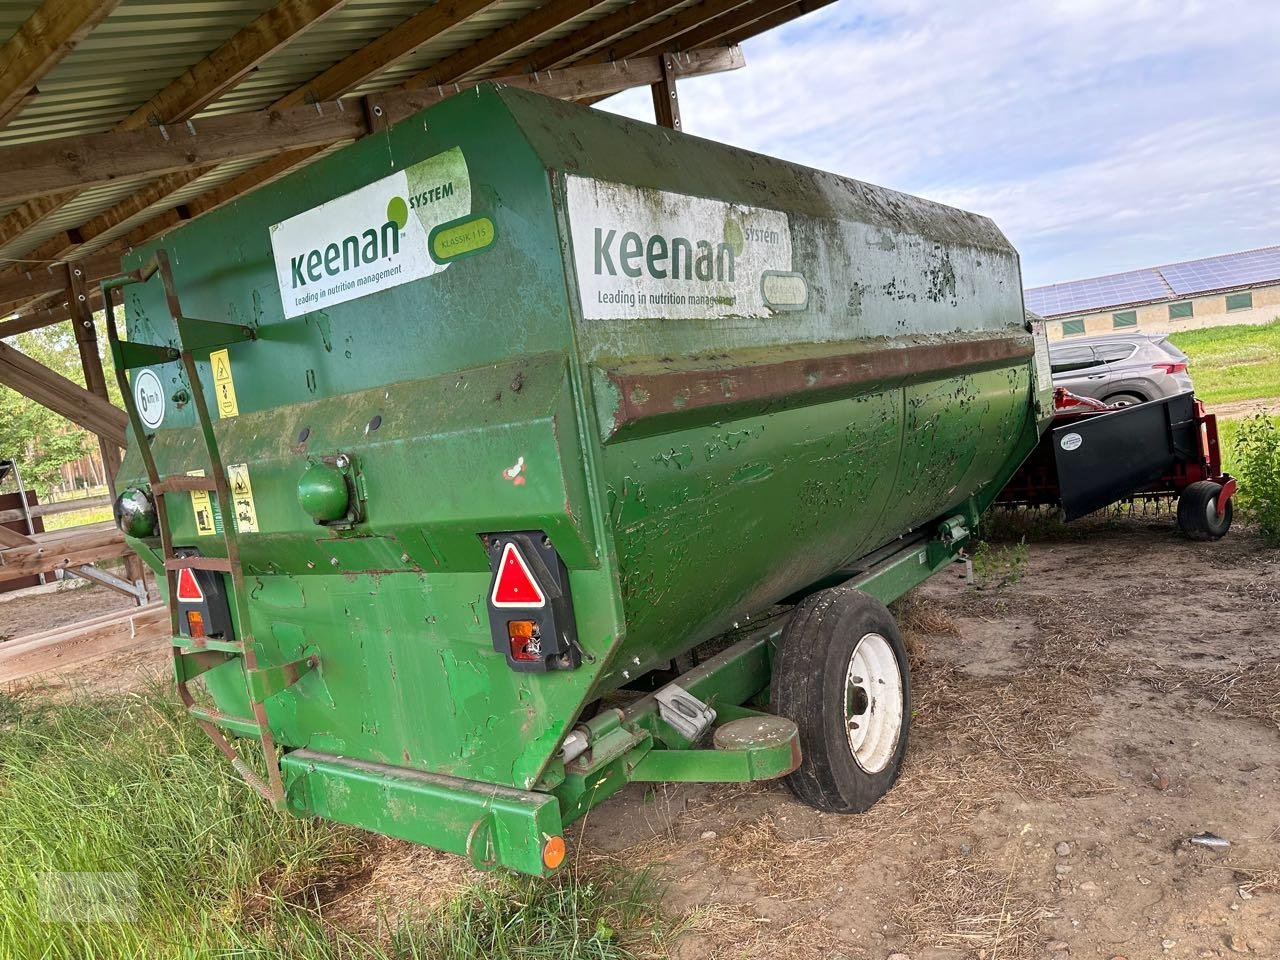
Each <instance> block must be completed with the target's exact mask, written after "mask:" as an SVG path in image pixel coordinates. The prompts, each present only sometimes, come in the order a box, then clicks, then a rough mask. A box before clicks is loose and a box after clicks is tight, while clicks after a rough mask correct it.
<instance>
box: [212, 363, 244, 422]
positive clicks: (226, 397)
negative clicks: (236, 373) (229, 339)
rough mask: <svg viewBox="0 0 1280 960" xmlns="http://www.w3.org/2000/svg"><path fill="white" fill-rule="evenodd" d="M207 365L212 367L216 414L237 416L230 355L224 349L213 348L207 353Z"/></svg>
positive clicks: (238, 412)
mask: <svg viewBox="0 0 1280 960" xmlns="http://www.w3.org/2000/svg"><path fill="white" fill-rule="evenodd" d="M209 366H211V367H212V368H213V393H214V396H216V397H217V398H218V416H220V417H235V416H239V415H240V408H239V407H238V406H237V405H236V383H235V381H234V380H233V379H232V378H231V355H230V354H228V353H227V351H226V350H225V349H223V350H215V351H213V353H211V354H209Z"/></svg>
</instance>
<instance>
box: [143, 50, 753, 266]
mask: <svg viewBox="0 0 1280 960" xmlns="http://www.w3.org/2000/svg"><path fill="white" fill-rule="evenodd" d="M698 53H699V54H702V55H703V56H697V55H691V56H688V57H684V58H682V61H681V63H680V64H679V65H678V71H679V74H680V75H681V76H698V75H701V74H705V73H720V72H722V71H725V70H736V69H738V68H739V67H741V66H742V65H743V63H744V60H743V58H742V53H741V51H739V50H738V49H737V48H736V47H734V48H713V49H708V50H705V51H698ZM597 67H603V69H595V68H597ZM660 77H661V66H660V64H659V62H658V57H656V56H655V57H642V58H636V59H633V60H627V61H618V62H616V63H610V64H589V65H584V66H581V67H578V66H574V67H570V68H567V69H565V70H557V71H555V72H554V73H541V74H522V75H519V76H511V77H496V78H493V79H495V80H497V81H499V82H501V83H505V84H507V85H509V86H519V87H523V88H524V89H527V90H534V91H536V92H538V93H542V94H544V95H546V96H549V97H559V98H562V99H567V100H578V99H582V98H585V97H593V96H594V97H606V96H611V95H612V94H614V93H618V92H620V91H622V90H627V89H630V88H631V87H637V86H646V85H648V84H651V83H655V82H657V80H658V79H659V78H660ZM480 82H482V81H479V80H473V81H467V82H466V83H459V84H453V83H450V84H449V85H448V86H447V88H444V89H440V90H437V89H436V88H435V87H425V88H418V89H415V90H410V91H401V92H399V93H395V92H393V93H386V94H379V95H378V96H377V99H378V102H379V104H381V105H382V106H383V108H384V110H386V113H387V120H388V122H391V123H394V122H395V121H397V120H402V119H404V118H405V117H407V116H410V115H411V114H413V113H416V112H417V111H418V110H421V109H424V108H425V107H428V106H430V105H432V104H433V103H438V102H440V101H441V100H444V99H446V98H448V97H450V96H452V95H453V94H454V92H455V90H456V89H466V88H467V87H472V86H475V85H476V84H477V83H480ZM329 149H331V148H329ZM317 154H318V151H315V150H300V151H290V152H288V153H282V154H280V155H279V156H277V157H275V158H274V159H272V160H269V161H267V162H266V163H264V164H260V165H259V166H256V167H254V168H252V169H251V170H247V171H245V172H244V173H242V174H241V175H240V176H238V177H236V178H235V179H233V180H231V181H229V182H228V183H225V184H223V185H222V186H220V187H216V188H214V189H213V190H211V191H209V192H208V193H205V194H202V195H201V196H199V197H197V198H196V199H194V200H192V201H191V202H189V203H187V204H186V208H187V211H188V212H189V213H190V215H191V216H192V217H197V216H200V215H202V214H204V213H208V212H209V211H210V210H214V209H216V208H218V207H220V206H222V205H223V204H225V203H229V202H230V201H232V200H234V199H235V198H236V197H239V196H241V195H243V194H244V193H247V192H249V191H250V190H255V189H257V188H258V187H260V186H262V185H263V184H266V183H270V182H271V181H272V180H276V179H278V178H280V177H282V176H284V175H285V174H286V173H288V172H289V171H290V170H292V169H294V168H295V167H296V166H298V165H299V164H300V163H305V162H307V161H308V160H310V159H313V158H314V157H315V156H317ZM304 155H305V156H304ZM166 217H169V219H168V220H166V219H165V218H166ZM173 226H176V222H175V221H174V220H173V219H172V215H165V216H162V217H160V218H157V219H156V220H154V221H148V223H147V224H145V225H144V226H143V227H142V228H140V229H139V230H136V231H133V232H131V233H129V234H128V236H127V237H126V238H125V239H126V240H127V241H128V242H129V243H130V244H133V245H135V246H136V245H138V244H141V243H144V242H146V241H147V240H149V239H150V238H151V237H152V236H155V235H156V234H157V233H160V232H163V230H168V229H171V228H172V227H173Z"/></svg>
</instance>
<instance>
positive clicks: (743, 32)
mask: <svg viewBox="0 0 1280 960" xmlns="http://www.w3.org/2000/svg"><path fill="white" fill-rule="evenodd" d="M833 3H835V0H801V2H800V3H792V4H791V5H790V6H789V7H785V8H783V9H781V10H779V11H777V12H776V13H772V14H769V15H767V16H764V17H761V18H760V19H759V20H755V21H753V22H752V23H751V24H749V25H748V26H745V27H743V28H742V29H740V30H735V31H734V32H733V33H727V34H724V35H722V36H720V37H719V38H717V39H716V40H713V41H710V42H709V43H708V44H706V45H707V46H710V45H712V44H714V45H716V46H719V45H720V44H728V43H742V42H743V41H744V40H750V39H751V38H752V37H757V36H759V35H760V34H762V33H767V32H769V31H770V30H773V29H774V28H775V27H780V26H782V25H783V24H784V23H790V22H791V21H792V20H797V19H799V18H800V17H803V16H804V15H805V14H807V13H813V12H814V11H815V10H821V9H822V8H823V7H826V6H830V5H831V4H833Z"/></svg>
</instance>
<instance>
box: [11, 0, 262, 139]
mask: <svg viewBox="0 0 1280 960" xmlns="http://www.w3.org/2000/svg"><path fill="white" fill-rule="evenodd" d="M272 2H273V0H188V2H177V3H175V2H173V0H164V2H162V0H122V2H121V4H120V6H118V7H116V9H115V10H114V11H113V12H112V13H111V15H110V16H108V17H107V18H106V19H105V20H104V21H103V22H102V23H100V24H99V25H98V27H97V29H95V30H93V31H92V32H91V33H90V34H89V36H87V37H86V38H85V39H84V40H82V41H81V42H80V43H79V45H77V46H76V48H75V49H74V50H72V51H71V52H70V53H69V54H67V56H66V57H64V58H63V59H62V61H61V62H60V63H59V64H57V66H55V67H54V68H53V69H52V70H50V71H49V72H48V73H47V74H46V75H45V76H44V78H43V79H42V80H41V81H40V82H39V84H38V88H39V90H40V95H39V96H38V97H36V98H35V101H34V102H33V103H31V104H30V105H29V106H27V107H26V109H24V110H23V111H22V113H20V114H19V115H18V116H17V117H16V118H15V119H14V120H13V121H12V122H11V123H10V124H9V125H8V126H7V127H5V128H4V129H3V130H0V144H7V143H22V142H26V141H31V140H47V139H49V138H51V137H64V136H69V135H71V134H74V133H95V132H99V131H103V130H110V129H111V128H112V127H113V126H115V125H116V124H117V123H119V122H120V121H121V120H123V119H124V118H125V117H127V116H128V115H129V114H130V113H132V112H133V111H134V110H135V109H137V108H138V107H139V106H141V105H142V104H144V103H146V102H147V99H148V98H149V97H150V96H151V95H152V94H154V93H155V92H156V91H158V90H159V89H160V88H162V87H163V86H164V85H165V84H167V83H169V82H170V81H171V80H173V79H175V78H177V77H179V76H181V75H182V73H183V71H185V70H187V69H188V68H189V67H190V66H191V65H192V64H194V63H197V62H198V61H199V60H200V59H201V58H203V57H204V56H206V55H207V54H208V53H209V52H210V51H211V50H213V49H215V48H216V47H217V46H218V45H219V44H221V43H223V42H224V41H225V40H226V39H227V38H228V37H230V36H232V35H233V34H234V33H235V32H236V31H237V30H239V29H240V28H241V27H243V26H244V25H245V24H247V23H249V22H250V21H251V20H253V18H254V17H256V16H258V15H259V14H260V13H262V11H263V10H265V9H267V8H268V7H270V6H271V5H272ZM10 6H18V5H17V4H10ZM21 6H22V7H23V8H25V9H26V13H27V14H30V12H31V11H32V10H33V9H35V7H37V6H39V4H38V3H24V4H21ZM24 19H25V17H23V18H20V19H19V21H18V24H15V25H14V26H12V27H10V29H9V31H8V32H9V34H11V33H12V32H13V31H14V30H16V29H17V26H18V25H20V24H21V22H22V20H24ZM7 20H8V18H6V22H7ZM6 36H7V34H6Z"/></svg>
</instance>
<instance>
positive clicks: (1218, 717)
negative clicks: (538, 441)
mask: <svg viewBox="0 0 1280 960" xmlns="http://www.w3.org/2000/svg"><path fill="white" fill-rule="evenodd" d="M1065 529H1066V532H1067V534H1068V535H1069V538H1066V539H1057V540H1052V539H1051V540H1049V541H1047V542H1032V543H1031V544H1030V546H1029V548H1028V549H1027V551H1026V552H1025V558H1026V559H1025V563H1022V562H1015V563H1013V564H1012V565H1010V566H1008V567H1006V568H1004V570H1003V574H1004V576H999V575H998V574H999V573H1000V572H1001V571H1000V570H998V569H997V570H996V572H995V573H994V574H991V575H989V576H988V578H987V582H986V584H985V585H984V586H982V587H981V588H979V587H977V586H974V585H970V584H969V583H967V582H966V579H965V574H964V569H963V567H962V566H959V565H957V566H956V567H954V568H952V569H951V570H949V571H946V572H944V573H943V574H941V575H939V576H938V577H935V578H934V580H933V581H931V582H930V583H929V584H927V585H926V586H925V587H923V588H922V589H920V590H919V591H917V592H916V593H915V594H914V595H912V596H911V597H910V598H908V599H907V601H905V602H904V604H903V607H902V609H901V611H900V619H901V621H902V623H903V625H904V628H905V632H906V634H907V638H908V642H909V646H910V649H911V651H912V658H913V690H914V696H915V716H914V721H913V724H914V725H913V730H912V734H911V745H910V749H909V751H908V755H907V763H906V767H905V770H904V773H903V776H902V779H901V781H900V783H899V784H898V786H897V787H896V788H895V789H894V790H893V791H892V792H891V793H890V794H889V796H888V797H886V798H885V799H884V800H882V801H881V802H880V803H879V804H878V805H877V806H876V807H875V808H874V809H873V810H872V811H871V812H870V813H869V814H867V815H864V816H860V817H839V816H833V815H826V814H819V813H816V812H815V811H813V810H811V809H809V808H807V807H805V806H802V805H800V804H799V803H797V802H795V801H794V800H792V799H791V797H790V794H789V793H788V792H787V790H786V788H785V787H784V786H782V785H781V784H761V785H754V786H749V787H741V786H732V785H698V786H670V785H665V786H659V787H657V788H650V789H643V788H641V787H638V786H637V787H633V788H630V789H628V790H627V791H625V792H624V793H623V794H622V795H620V796H619V797H616V798H614V799H613V800H611V801H610V802H609V803H608V804H607V805H604V806H602V807H600V808H598V809H597V810H596V811H593V813H592V814H591V815H590V816H588V818H587V819H586V822H585V824H579V825H577V826H575V827H574V828H573V829H572V830H571V839H572V840H573V841H574V842H573V843H572V844H571V857H572V858H573V859H574V861H575V862H576V863H577V865H578V866H579V867H580V868H583V869H585V870H587V871H590V870H591V869H593V868H598V867H602V866H607V865H608V864H611V863H619V864H624V865H626V866H627V867H629V868H632V869H637V868H647V869H650V870H652V871H653V872H654V873H655V874H656V875H657V876H658V877H660V878H662V879H663V880H664V881H665V882H666V890H667V893H666V906H667V908H668V909H669V911H670V912H671V914H672V915H673V916H675V917H677V918H684V920H685V923H686V924H687V930H686V932H685V933H684V934H683V935H682V937H681V938H680V941H679V943H678V947H677V952H676V956H677V957H678V958H679V960H693V958H738V957H741V958H770V960H793V958H794V960H809V958H829V960H840V958H848V960H854V958H858V960H864V958H865V960H885V958H888V957H890V956H893V955H899V957H900V956H901V955H906V956H907V957H910V958H911V960H951V958H970V957H972V958H981V960H1018V958H1039V957H1048V958H1053V960H1072V958H1084V957H1091V958H1092V957H1101V958H1104V960H1110V958H1115V957H1124V958H1128V960H1139V958H1157V957H1160V958H1164V957H1167V958H1197V957H1233V956H1254V957H1280V762H1278V761H1280V641H1278V640H1277V628H1276V623H1277V621H1278V620H1280V551H1277V550H1269V549H1267V548H1265V547H1263V546H1262V545H1261V544H1260V543H1259V542H1258V541H1257V540H1256V539H1254V538H1253V537H1252V536H1250V535H1249V533H1248V531H1246V530H1236V531H1233V532H1232V534H1231V535H1230V536H1229V537H1228V538H1227V539H1226V540H1224V541H1222V542H1220V543H1216V544H1198V543H1191V542H1188V541H1186V540H1184V539H1182V538H1181V537H1180V536H1178V534H1177V533H1176V531H1175V529H1174V527H1173V524H1172V522H1171V520H1170V519H1169V518H1167V517H1154V518H1142V517H1128V518H1124V519H1120V520H1108V521H1086V522H1085V525H1084V526H1076V527H1071V528H1065ZM1060 536H1061V534H1060ZM1019 553H1021V551H1018V550H1013V549H1008V550H1004V551H1003V553H1002V552H1001V551H1000V550H997V551H996V555H997V556H1001V555H1005V556H1009V557H1016V556H1017V555H1018V554H1019ZM1001 579H1008V580H1009V581H1011V582H1007V583H1003V584H1001V583H999V581H1000V580H1001ZM0 610H3V614H0V616H5V617H6V618H7V617H8V615H9V613H10V611H9V610H4V607H3V606H0ZM144 661H145V657H144V658H143V659H142V660H139V659H138V657H137V656H136V655H135V656H134V659H133V660H132V661H129V662H130V663H131V669H134V668H137V667H138V665H139V663H142V662H144ZM156 662H160V661H156ZM1206 832H1208V833H1211V834H1214V835H1216V836H1217V837H1221V838H1224V839H1225V840H1227V841H1229V844H1230V845H1229V846H1225V847H1204V846H1198V845H1193V844H1191V843H1189V842H1188V840H1189V838H1191V837H1193V836H1196V835H1199V834H1202V833H1206ZM467 876H468V868H465V867H463V866H462V865H461V862H460V861H459V860H458V859H456V858H452V857H447V856H445V855H441V854H437V853H434V852H432V851H428V850H424V849H421V848H414V847H411V846H409V845H406V844H400V843H398V842H392V841H379V843H378V855H377V856H376V857H375V858H373V859H372V860H371V861H370V862H369V863H368V864H367V868H366V869H365V870H363V871H362V872H361V874H360V876H359V877H358V878H352V880H353V881H354V882H350V883H347V884H346V885H345V886H344V888H343V890H342V892H341V893H340V894H339V895H338V896H337V897H336V899H334V900H333V901H331V902H330V903H329V905H328V912H329V913H330V915H331V916H332V917H333V918H335V919H338V920H340V921H341V922H344V923H347V924H349V925H352V926H355V927H368V926H369V925H370V924H377V923H379V922H386V921H388V920H390V921H392V922H394V920H395V918H396V916H397V915H399V914H402V913H405V912H410V911H414V910H420V909H422V908H424V907H426V906H429V905H430V904H432V903H436V902H439V901H440V900H441V899H442V898H444V897H445V896H447V895H448V894H449V892H450V891H451V890H453V889H456V885H457V884H458V883H460V882H461V881H462V880H463V879H465V878H466V877H467ZM895 960H897V958H895Z"/></svg>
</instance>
